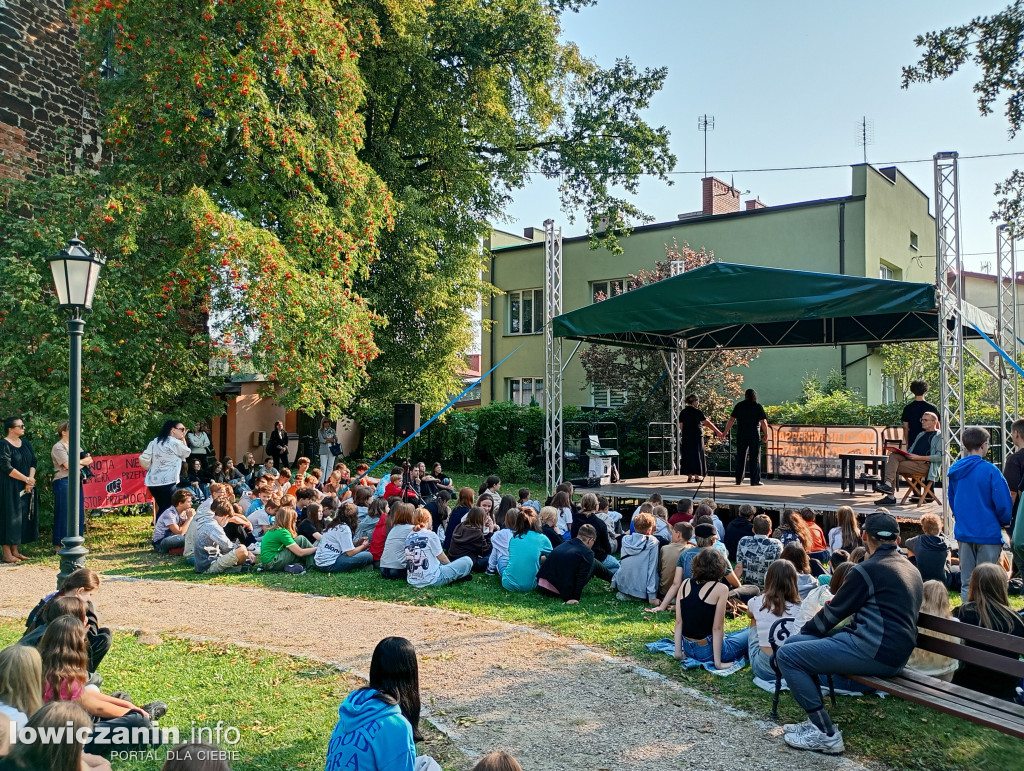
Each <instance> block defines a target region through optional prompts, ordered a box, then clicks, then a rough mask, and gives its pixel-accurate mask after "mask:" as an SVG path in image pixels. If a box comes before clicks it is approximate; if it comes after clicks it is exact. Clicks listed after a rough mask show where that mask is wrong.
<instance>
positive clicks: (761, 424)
mask: <svg viewBox="0 0 1024 771" xmlns="http://www.w3.org/2000/svg"><path fill="white" fill-rule="evenodd" d="M733 423H735V424H736V484H738V485H741V484H743V472H744V466H746V464H747V455H749V456H750V461H749V462H750V466H749V468H750V484H752V485H763V484H764V482H762V481H761V436H762V435H764V436H765V437H767V436H768V416H767V415H766V414H765V412H764V407H762V406H761V405H760V404H759V403H758V401H757V391H755V390H754V389H753V388H748V389H747V390H746V392H745V393H744V394H743V401H741V402H737V403H736V406H735V407H733V408H732V414H731V415H730V416H729V421H728V422H727V423H726V424H725V433H726V434H728V433H729V431H730V429H732V425H733Z"/></svg>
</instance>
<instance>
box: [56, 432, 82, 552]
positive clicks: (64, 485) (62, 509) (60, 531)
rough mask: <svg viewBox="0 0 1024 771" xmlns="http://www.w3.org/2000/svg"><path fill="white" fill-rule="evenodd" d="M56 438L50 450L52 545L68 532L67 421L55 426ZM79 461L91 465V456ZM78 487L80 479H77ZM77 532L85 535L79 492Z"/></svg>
mask: <svg viewBox="0 0 1024 771" xmlns="http://www.w3.org/2000/svg"><path fill="white" fill-rule="evenodd" d="M57 435H58V437H59V438H58V440H57V443H56V444H55V445H53V448H52V449H51V450H50V459H51V460H52V461H53V545H54V546H56V547H58V548H59V547H60V545H61V541H63V540H64V538H65V536H67V534H68V484H69V480H68V473H69V471H70V466H71V462H70V460H69V458H68V444H69V439H68V422H67V421H66V420H65V421H63V422H62V423H61V424H60V425H59V426H57ZM79 463H80V464H81V465H83V466H91V465H92V456H91V455H89V454H88V453H86V455H85V457H84V458H82V459H81V460H80V461H79ZM78 484H79V488H81V484H82V481H81V479H79V480H78ZM78 509H79V510H78V533H79V535H85V502H84V501H83V499H82V495H81V493H79V496H78Z"/></svg>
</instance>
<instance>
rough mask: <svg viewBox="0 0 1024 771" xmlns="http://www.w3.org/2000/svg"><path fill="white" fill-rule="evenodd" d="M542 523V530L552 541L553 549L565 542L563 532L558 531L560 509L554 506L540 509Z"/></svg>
mask: <svg viewBox="0 0 1024 771" xmlns="http://www.w3.org/2000/svg"><path fill="white" fill-rule="evenodd" d="M557 495H564V493H558V494H557ZM557 495H556V497H557ZM540 523H541V528H540V532H541V533H542V534H543V536H544V537H545V538H547V539H548V541H549V542H550V543H551V548H552V549H557V548H558V547H559V546H561V545H562V544H563V543H564V542H565V539H564V538H562V534H561V533H560V532H559V531H558V509H556V508H555V507H554V506H545V507H544V508H542V509H541V510H540Z"/></svg>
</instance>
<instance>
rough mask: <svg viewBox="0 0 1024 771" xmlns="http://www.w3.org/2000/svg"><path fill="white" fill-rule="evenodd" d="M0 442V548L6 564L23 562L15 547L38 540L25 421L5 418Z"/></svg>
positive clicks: (31, 455) (31, 456)
mask: <svg viewBox="0 0 1024 771" xmlns="http://www.w3.org/2000/svg"><path fill="white" fill-rule="evenodd" d="M4 431H6V433H7V436H6V437H5V438H4V439H0V545H2V546H3V551H4V556H3V561H4V562H6V563H8V564H14V563H17V562H23V561H24V560H27V559H28V557H26V556H25V555H24V554H22V553H21V552H20V551H18V547H19V546H21V545H22V544H24V543H32V542H33V541H35V540H37V539H38V538H39V517H38V516H37V515H36V508H35V505H36V496H35V489H36V456H35V453H34V452H32V445H31V444H29V441H28V440H27V439H25V421H24V420H23V419H21V418H5V419H4Z"/></svg>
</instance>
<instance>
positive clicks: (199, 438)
mask: <svg viewBox="0 0 1024 771" xmlns="http://www.w3.org/2000/svg"><path fill="white" fill-rule="evenodd" d="M185 444H187V445H188V449H189V450H191V451H192V455H190V456H189V457H190V458H191V459H192V460H198V461H199V462H201V463H202V464H203V468H204V469H208V468H209V467H210V457H211V456H210V452H211V450H213V442H211V441H210V434H209V433H208V432H207V430H206V424H205V423H196V427H195V430H193V431H189V432H188V433H186V434H185Z"/></svg>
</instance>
